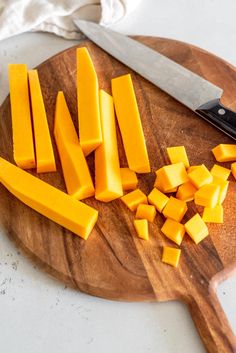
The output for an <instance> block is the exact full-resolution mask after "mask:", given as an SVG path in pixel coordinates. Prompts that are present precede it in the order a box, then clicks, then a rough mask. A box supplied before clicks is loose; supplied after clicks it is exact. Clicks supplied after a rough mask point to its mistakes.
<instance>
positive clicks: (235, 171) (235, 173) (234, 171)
mask: <svg viewBox="0 0 236 353" xmlns="http://www.w3.org/2000/svg"><path fill="white" fill-rule="evenodd" d="M231 170H232V174H233V176H234V177H235V179H236V162H235V163H232V164H231Z"/></svg>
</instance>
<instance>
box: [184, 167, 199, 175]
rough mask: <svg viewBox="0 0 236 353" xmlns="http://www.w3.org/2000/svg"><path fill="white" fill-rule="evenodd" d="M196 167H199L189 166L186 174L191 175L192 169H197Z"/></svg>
mask: <svg viewBox="0 0 236 353" xmlns="http://www.w3.org/2000/svg"><path fill="white" fill-rule="evenodd" d="M198 167H201V166H200V165H191V166H190V167H189V168H188V169H187V173H188V174H189V173H191V172H192V171H193V170H194V169H197V168H198Z"/></svg>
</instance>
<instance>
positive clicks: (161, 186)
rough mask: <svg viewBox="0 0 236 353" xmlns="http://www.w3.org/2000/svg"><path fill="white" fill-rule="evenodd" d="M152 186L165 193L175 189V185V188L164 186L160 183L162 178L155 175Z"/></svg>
mask: <svg viewBox="0 0 236 353" xmlns="http://www.w3.org/2000/svg"><path fill="white" fill-rule="evenodd" d="M154 188H157V189H158V190H160V191H161V192H164V193H165V194H168V193H171V192H176V191H177V189H178V188H177V187H175V188H171V189H169V188H164V186H163V183H162V178H161V177H159V176H157V177H156V180H155V183H154Z"/></svg>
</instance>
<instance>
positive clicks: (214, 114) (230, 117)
mask: <svg viewBox="0 0 236 353" xmlns="http://www.w3.org/2000/svg"><path fill="white" fill-rule="evenodd" d="M196 113H197V114H198V115H200V116H201V117H202V118H203V119H205V120H207V121H208V122H209V123H211V124H213V125H214V126H216V127H217V128H218V129H220V130H222V131H223V132H224V133H226V134H227V135H229V136H230V137H232V138H233V139H235V140H236V112H234V111H233V110H230V109H228V108H226V107H225V106H224V105H223V104H222V103H221V102H220V100H219V99H214V100H212V101H210V102H207V103H205V104H203V105H201V106H200V107H199V108H198V109H197V110H196Z"/></svg>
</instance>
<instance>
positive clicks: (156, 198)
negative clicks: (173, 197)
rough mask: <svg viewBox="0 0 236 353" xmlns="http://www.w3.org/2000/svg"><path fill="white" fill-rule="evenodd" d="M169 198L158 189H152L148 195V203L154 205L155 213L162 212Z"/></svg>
mask: <svg viewBox="0 0 236 353" xmlns="http://www.w3.org/2000/svg"><path fill="white" fill-rule="evenodd" d="M168 200H169V197H168V196H166V195H165V194H163V193H162V192H161V191H159V190H158V189H156V188H154V189H153V190H152V191H151V192H150V194H149V195H148V202H149V203H150V204H151V205H154V206H155V207H156V209H157V211H159V212H162V210H163V208H164V207H165V205H166V204H167V202H168Z"/></svg>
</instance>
